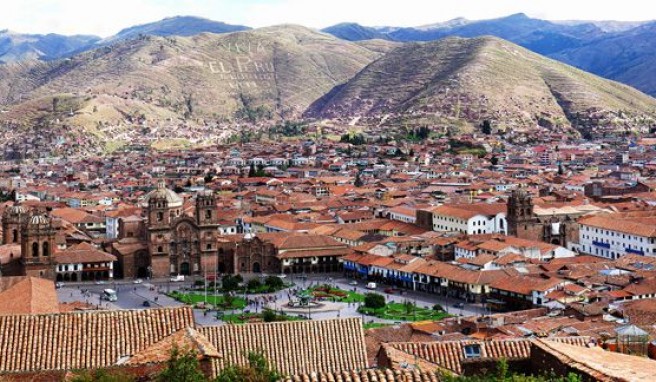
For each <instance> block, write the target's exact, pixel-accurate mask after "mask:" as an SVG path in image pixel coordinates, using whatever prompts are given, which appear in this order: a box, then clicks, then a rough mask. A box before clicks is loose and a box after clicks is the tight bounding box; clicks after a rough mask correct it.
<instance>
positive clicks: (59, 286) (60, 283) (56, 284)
mask: <svg viewBox="0 0 656 382" xmlns="http://www.w3.org/2000/svg"><path fill="white" fill-rule="evenodd" d="M63 287H64V283H63V282H61V281H60V282H56V283H55V288H57V289H59V288H63Z"/></svg>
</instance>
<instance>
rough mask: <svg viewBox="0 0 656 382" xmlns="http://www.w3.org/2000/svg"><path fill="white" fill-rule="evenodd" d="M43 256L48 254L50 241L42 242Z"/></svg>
mask: <svg viewBox="0 0 656 382" xmlns="http://www.w3.org/2000/svg"><path fill="white" fill-rule="evenodd" d="M43 256H50V243H48V242H47V241H45V242H43Z"/></svg>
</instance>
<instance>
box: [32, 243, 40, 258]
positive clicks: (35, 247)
mask: <svg viewBox="0 0 656 382" xmlns="http://www.w3.org/2000/svg"><path fill="white" fill-rule="evenodd" d="M38 256H39V243H37V242H36V241H35V242H34V243H32V257H38Z"/></svg>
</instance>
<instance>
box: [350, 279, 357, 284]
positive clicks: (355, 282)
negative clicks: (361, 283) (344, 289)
mask: <svg viewBox="0 0 656 382" xmlns="http://www.w3.org/2000/svg"><path fill="white" fill-rule="evenodd" d="M349 285H358V282H357V281H355V280H353V281H351V282H349Z"/></svg>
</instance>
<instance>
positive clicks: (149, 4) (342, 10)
mask: <svg viewBox="0 0 656 382" xmlns="http://www.w3.org/2000/svg"><path fill="white" fill-rule="evenodd" d="M519 12H523V13H526V14H527V15H529V16H531V17H535V18H541V19H547V20H619V21H642V20H652V19H656V4H655V3H654V2H652V1H650V0H622V1H593V0H109V1H102V0H18V1H2V2H1V3H0V30H1V29H9V30H12V31H15V32H21V33H60V34H94V35H98V36H101V37H107V36H111V35H113V34H115V33H116V32H118V31H119V30H121V29H123V28H126V27H129V26H132V25H136V24H143V23H147V22H152V21H157V20H160V19H162V18H165V17H170V16H177V15H192V16H200V17H205V18H209V19H212V20H217V21H224V22H227V23H229V24H241V25H247V26H251V27H262V26H268V25H276V24H284V23H293V24H301V25H305V26H307V27H312V28H324V27H327V26H330V25H333V24H337V23H339V22H357V23H359V24H362V25H367V26H382V25H391V26H420V25H426V24H432V23H436V22H440V21H446V20H450V19H453V18H456V17H465V18H468V19H472V20H479V19H489V18H495V17H502V16H507V15H510V14H513V13H519Z"/></svg>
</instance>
